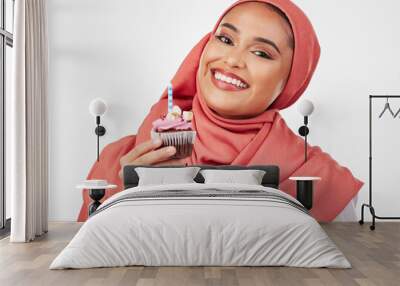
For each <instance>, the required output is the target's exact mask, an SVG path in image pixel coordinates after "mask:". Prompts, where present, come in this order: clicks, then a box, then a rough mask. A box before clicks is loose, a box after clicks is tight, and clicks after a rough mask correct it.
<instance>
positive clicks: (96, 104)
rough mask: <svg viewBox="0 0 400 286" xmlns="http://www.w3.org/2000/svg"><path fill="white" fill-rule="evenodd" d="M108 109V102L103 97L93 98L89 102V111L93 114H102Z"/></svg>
mask: <svg viewBox="0 0 400 286" xmlns="http://www.w3.org/2000/svg"><path fill="white" fill-rule="evenodd" d="M106 111H107V104H106V102H105V101H104V100H103V99H101V98H96V99H93V100H92V101H91V102H90V104H89V112H90V113H91V114H92V115H93V116H102V115H103V114H104V113H106Z"/></svg>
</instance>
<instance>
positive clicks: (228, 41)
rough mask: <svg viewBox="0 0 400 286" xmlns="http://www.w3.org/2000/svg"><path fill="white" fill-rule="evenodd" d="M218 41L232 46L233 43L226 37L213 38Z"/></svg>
mask: <svg viewBox="0 0 400 286" xmlns="http://www.w3.org/2000/svg"><path fill="white" fill-rule="evenodd" d="M215 37H216V38H217V39H218V40H219V41H221V42H223V43H224V44H227V45H230V46H232V45H233V42H232V40H231V39H229V38H228V37H227V36H224V35H219V36H215Z"/></svg>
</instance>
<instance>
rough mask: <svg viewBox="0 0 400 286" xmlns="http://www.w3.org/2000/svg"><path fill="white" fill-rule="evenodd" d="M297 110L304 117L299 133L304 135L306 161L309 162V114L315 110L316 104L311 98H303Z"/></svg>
mask: <svg viewBox="0 0 400 286" xmlns="http://www.w3.org/2000/svg"><path fill="white" fill-rule="evenodd" d="M297 110H298V111H299V112H300V114H301V115H303V117H304V125H303V126H301V127H300V128H299V134H300V135H301V136H303V137H304V162H307V135H308V134H309V133H310V130H309V129H308V127H307V125H308V116H310V115H311V114H312V113H313V111H314V104H313V103H312V102H311V101H310V100H307V99H305V100H303V101H302V102H300V104H299V105H298V107H297Z"/></svg>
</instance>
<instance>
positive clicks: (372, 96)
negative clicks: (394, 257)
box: [359, 95, 400, 230]
mask: <svg viewBox="0 0 400 286" xmlns="http://www.w3.org/2000/svg"><path fill="white" fill-rule="evenodd" d="M374 98H386V99H389V98H400V95H370V96H369V203H368V204H363V205H362V207H361V220H360V221H359V223H360V224H364V207H367V208H369V211H370V213H371V215H372V225H370V227H369V228H370V229H371V230H374V229H375V219H392V220H395V219H400V217H383V216H378V215H376V213H375V208H374V207H373V206H372V101H373V99H374Z"/></svg>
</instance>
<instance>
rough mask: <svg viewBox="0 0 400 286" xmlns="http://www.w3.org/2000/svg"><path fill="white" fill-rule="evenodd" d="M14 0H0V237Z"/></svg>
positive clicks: (5, 211)
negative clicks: (6, 105)
mask: <svg viewBox="0 0 400 286" xmlns="http://www.w3.org/2000/svg"><path fill="white" fill-rule="evenodd" d="M13 30H14V0H0V63H1V64H0V236H1V235H3V234H4V233H5V232H9V227H10V216H11V212H10V209H9V208H10V194H8V193H6V188H5V154H6V152H5V142H6V138H5V124H6V122H5V104H6V100H5V99H6V96H7V95H8V94H9V93H10V92H11V68H12V64H13V63H12V47H13V32H14V31H13Z"/></svg>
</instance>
